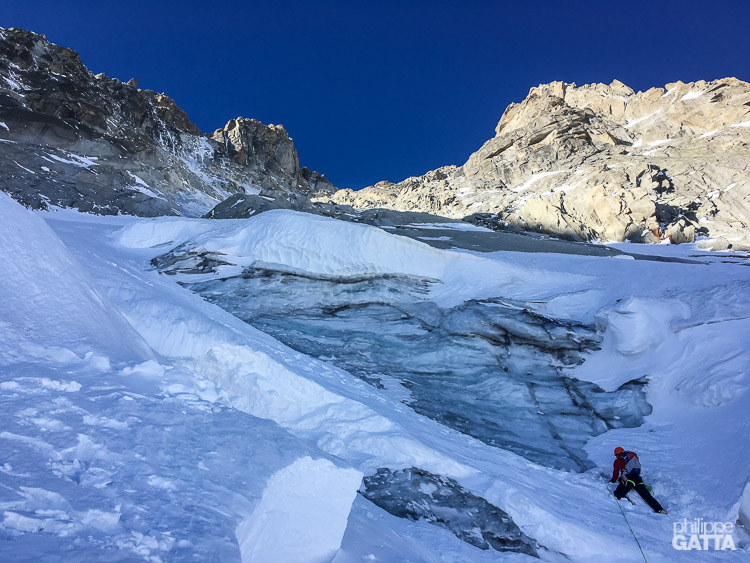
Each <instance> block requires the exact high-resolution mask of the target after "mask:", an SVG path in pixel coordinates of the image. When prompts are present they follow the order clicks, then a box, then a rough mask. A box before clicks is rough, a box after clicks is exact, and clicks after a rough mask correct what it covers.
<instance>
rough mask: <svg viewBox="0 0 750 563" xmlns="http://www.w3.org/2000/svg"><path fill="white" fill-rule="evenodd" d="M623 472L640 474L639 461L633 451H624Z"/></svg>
mask: <svg viewBox="0 0 750 563" xmlns="http://www.w3.org/2000/svg"><path fill="white" fill-rule="evenodd" d="M624 459H625V474H626V475H640V474H641V462H640V460H639V459H638V454H637V453H635V452H625V456H624Z"/></svg>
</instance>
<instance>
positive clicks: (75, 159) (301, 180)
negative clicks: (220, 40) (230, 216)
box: [0, 29, 335, 216]
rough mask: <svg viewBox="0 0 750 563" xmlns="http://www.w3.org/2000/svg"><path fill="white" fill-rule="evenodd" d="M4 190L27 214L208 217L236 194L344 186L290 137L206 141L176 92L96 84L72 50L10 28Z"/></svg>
mask: <svg viewBox="0 0 750 563" xmlns="http://www.w3.org/2000/svg"><path fill="white" fill-rule="evenodd" d="M0 189H2V190H3V191H6V192H8V193H10V194H11V195H12V196H13V197H14V198H16V199H17V200H19V201H21V202H22V203H24V204H25V205H27V206H30V207H34V208H46V207H47V206H48V205H56V206H62V207H74V208H77V209H79V210H81V211H92V212H96V213H102V214H116V213H127V214H134V215H144V216H156V215H178V214H179V215H191V216H192V215H202V214H204V213H206V212H208V211H209V210H210V209H212V208H213V207H214V206H215V205H216V204H217V203H219V202H221V201H223V200H224V199H226V198H227V197H229V196H230V195H232V194H237V193H239V194H258V193H271V194H275V195H276V196H278V197H281V196H282V195H283V194H295V196H297V197H307V196H309V195H312V194H316V193H319V192H322V193H326V192H332V191H334V189H335V188H333V186H331V184H330V183H328V181H327V180H326V179H325V177H323V176H322V175H320V174H318V173H317V172H312V171H310V170H308V169H306V168H300V166H299V159H298V157H297V151H296V150H295V148H294V144H293V142H292V139H291V138H290V137H289V135H288V134H287V132H286V130H285V129H284V128H283V127H282V126H280V125H278V126H273V125H271V126H266V125H263V124H261V123H260V122H258V121H255V120H252V119H243V118H237V119H232V120H231V121H229V123H228V124H227V125H226V126H225V127H224V128H223V129H218V130H216V131H215V132H214V133H213V134H211V135H206V134H203V133H202V132H201V131H200V130H199V129H198V128H197V127H196V126H195V125H194V124H193V123H192V122H191V121H190V119H189V118H188V116H187V115H186V114H185V112H184V111H182V110H181V109H180V108H179V107H178V106H177V105H176V104H175V102H174V101H173V100H172V99H170V98H169V97H167V96H165V95H164V94H158V93H156V92H153V91H151V90H142V89H139V88H138V84H137V82H136V81H135V80H130V81H129V82H127V83H123V82H121V81H119V80H116V79H114V78H108V77H107V76H104V75H103V74H97V75H93V74H92V73H91V72H90V71H89V70H88V69H87V68H86V67H85V66H84V65H83V63H82V62H81V60H80V58H79V57H78V55H77V54H76V53H75V52H74V51H72V50H71V49H67V48H63V47H59V46H57V45H54V44H52V43H50V42H49V41H47V40H46V39H45V37H44V36H42V35H37V34H35V33H31V32H28V31H23V30H19V29H0Z"/></svg>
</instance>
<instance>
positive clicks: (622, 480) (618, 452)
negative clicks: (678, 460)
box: [610, 446, 667, 514]
mask: <svg viewBox="0 0 750 563" xmlns="http://www.w3.org/2000/svg"><path fill="white" fill-rule="evenodd" d="M618 481H619V485H618V486H617V488H616V489H615V492H614V495H615V497H616V498H617V500H620V499H622V498H623V497H625V495H627V494H628V493H629V492H630V491H631V490H632V489H635V490H636V491H637V492H638V494H639V495H641V498H642V499H643V500H645V501H646V502H647V503H648V505H649V506H650V507H651V508H652V509H653V511H654V512H658V513H659V514H666V513H667V511H666V510H664V508H663V507H662V505H661V504H659V501H657V500H656V499H655V498H654V497H652V496H651V493H650V492H649V491H648V489H647V488H646V485H645V484H644V483H643V479H641V462H640V461H639V459H638V454H636V453H635V452H628V451H625V450H624V449H623V448H621V447H619V446H618V447H616V448H615V464H614V468H613V470H612V479H611V480H610V483H615V482H618Z"/></svg>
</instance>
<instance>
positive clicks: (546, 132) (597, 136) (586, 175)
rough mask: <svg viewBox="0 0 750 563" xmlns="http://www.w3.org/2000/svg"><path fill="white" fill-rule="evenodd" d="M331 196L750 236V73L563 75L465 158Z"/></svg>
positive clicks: (572, 226)
mask: <svg viewBox="0 0 750 563" xmlns="http://www.w3.org/2000/svg"><path fill="white" fill-rule="evenodd" d="M331 201H333V202H335V203H339V204H346V205H350V206H352V207H354V208H358V209H369V208H388V209H394V210H402V211H426V212H429V213H434V214H439V215H443V216H446V217H452V218H466V217H468V218H470V219H474V220H481V221H482V224H484V225H488V224H494V225H495V226H496V227H497V228H503V226H505V225H513V226H517V227H521V228H523V229H527V230H533V231H537V232H544V233H548V234H550V235H554V236H559V237H563V238H567V239H571V240H595V239H600V240H610V241H623V240H631V241H635V242H657V241H659V240H663V239H665V238H669V239H670V240H671V241H672V242H675V243H678V242H691V241H694V240H695V238H696V236H700V235H703V236H707V237H710V238H711V239H713V241H714V242H713V245H714V247H715V248H727V247H730V248H732V247H733V248H738V249H741V248H743V247H745V248H747V247H748V246H750V236H749V234H750V231H748V227H749V226H750V84H748V83H746V82H743V81H740V80H737V79H734V78H726V79H722V80H715V81H712V82H705V81H700V82H694V83H689V84H684V83H682V82H676V83H673V84H668V85H667V86H666V87H665V88H652V89H650V90H648V91H646V92H638V93H635V92H633V90H631V89H630V88H628V87H627V86H626V85H624V84H623V83H621V82H619V81H614V82H612V83H611V84H609V85H606V84H589V85H585V86H576V85H575V84H566V83H564V82H553V83H551V84H543V85H540V86H538V87H536V88H532V89H531V91H530V92H529V95H528V97H527V98H526V99H525V100H524V101H523V102H521V103H518V104H511V105H510V106H509V107H508V108H507V109H506V110H505V112H504V114H503V116H502V118H501V119H500V122H499V123H498V125H497V127H496V129H495V136H494V137H493V138H492V139H490V140H488V141H487V142H486V143H485V144H484V145H483V146H482V147H481V148H480V149H479V150H478V151H476V152H475V153H474V154H472V155H471V156H470V157H469V159H468V161H467V162H466V163H465V164H463V165H462V166H446V167H443V168H440V169H437V170H434V171H431V172H428V173H427V174H425V175H424V176H420V177H412V178H407V179H406V180H404V181H402V182H399V183H397V184H392V183H389V182H380V183H378V184H376V185H374V186H371V187H369V188H365V189H363V190H360V191H358V192H354V191H351V190H340V191H338V192H336V193H335V194H334V195H333V196H332V197H331Z"/></svg>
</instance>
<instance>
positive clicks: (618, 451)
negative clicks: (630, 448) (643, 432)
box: [615, 446, 625, 455]
mask: <svg viewBox="0 0 750 563" xmlns="http://www.w3.org/2000/svg"><path fill="white" fill-rule="evenodd" d="M624 452H625V450H624V449H623V448H621V447H620V446H617V447H616V448H615V455H620V454H621V453H624Z"/></svg>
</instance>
